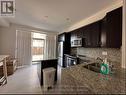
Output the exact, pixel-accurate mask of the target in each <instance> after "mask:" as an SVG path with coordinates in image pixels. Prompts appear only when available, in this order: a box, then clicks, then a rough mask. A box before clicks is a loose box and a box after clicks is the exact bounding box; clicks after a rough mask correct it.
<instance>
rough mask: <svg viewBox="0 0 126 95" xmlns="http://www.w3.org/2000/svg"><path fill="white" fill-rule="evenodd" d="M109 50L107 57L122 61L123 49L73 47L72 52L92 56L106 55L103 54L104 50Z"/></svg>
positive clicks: (118, 61)
mask: <svg viewBox="0 0 126 95" xmlns="http://www.w3.org/2000/svg"><path fill="white" fill-rule="evenodd" d="M104 51H105V52H107V56H106V57H107V58H108V59H109V60H111V61H113V62H117V63H121V49H116V48H83V47H80V48H73V49H71V54H77V55H84V56H87V57H90V58H97V57H101V58H104V57H105V56H104V55H102V53H103V52H104Z"/></svg>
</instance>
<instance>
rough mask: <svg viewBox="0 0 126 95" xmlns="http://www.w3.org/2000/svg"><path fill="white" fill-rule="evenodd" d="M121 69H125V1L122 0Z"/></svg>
mask: <svg viewBox="0 0 126 95" xmlns="http://www.w3.org/2000/svg"><path fill="white" fill-rule="evenodd" d="M122 68H126V0H123V32H122Z"/></svg>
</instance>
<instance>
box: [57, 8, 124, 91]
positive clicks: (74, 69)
mask: <svg viewBox="0 0 126 95" xmlns="http://www.w3.org/2000/svg"><path fill="white" fill-rule="evenodd" d="M58 43H59V45H58V46H59V47H58V51H59V57H58V62H59V65H60V66H61V67H63V69H62V74H61V75H62V76H61V84H63V85H65V86H68V87H71V89H72V90H71V91H70V90H67V89H66V90H65V91H66V93H77V94H80V93H86V94H110V93H111V94H120V93H125V91H126V90H125V81H126V76H125V69H123V68H121V47H122V7H120V8H117V9H115V10H112V11H110V12H108V13H107V14H106V15H105V16H104V18H102V19H101V20H98V21H96V22H94V23H91V24H89V25H86V26H83V27H81V28H78V29H75V30H73V31H70V32H67V33H62V34H60V35H58ZM81 86H82V88H81V89H80V88H79V87H81ZM80 90H81V91H80Z"/></svg>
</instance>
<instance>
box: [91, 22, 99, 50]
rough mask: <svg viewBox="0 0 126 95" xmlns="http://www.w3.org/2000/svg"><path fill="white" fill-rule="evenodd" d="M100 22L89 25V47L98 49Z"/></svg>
mask: <svg viewBox="0 0 126 95" xmlns="http://www.w3.org/2000/svg"><path fill="white" fill-rule="evenodd" d="M100 35H101V34H100V22H99V21H98V22H95V23H93V24H91V25H90V39H91V47H94V48H95V47H100Z"/></svg>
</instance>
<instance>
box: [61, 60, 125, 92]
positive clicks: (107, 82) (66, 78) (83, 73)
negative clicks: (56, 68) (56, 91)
mask: <svg viewBox="0 0 126 95" xmlns="http://www.w3.org/2000/svg"><path fill="white" fill-rule="evenodd" d="M92 62H94V60H92ZM92 62H89V63H82V64H78V65H74V66H71V67H68V68H65V69H62V78H61V85H62V87H64V88H65V87H66V88H65V90H66V91H65V93H75V94H126V70H125V69H121V68H117V69H116V71H115V73H114V74H111V75H103V74H101V73H96V72H94V71H91V70H89V69H86V68H84V66H85V65H88V64H91V63H92Z"/></svg>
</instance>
